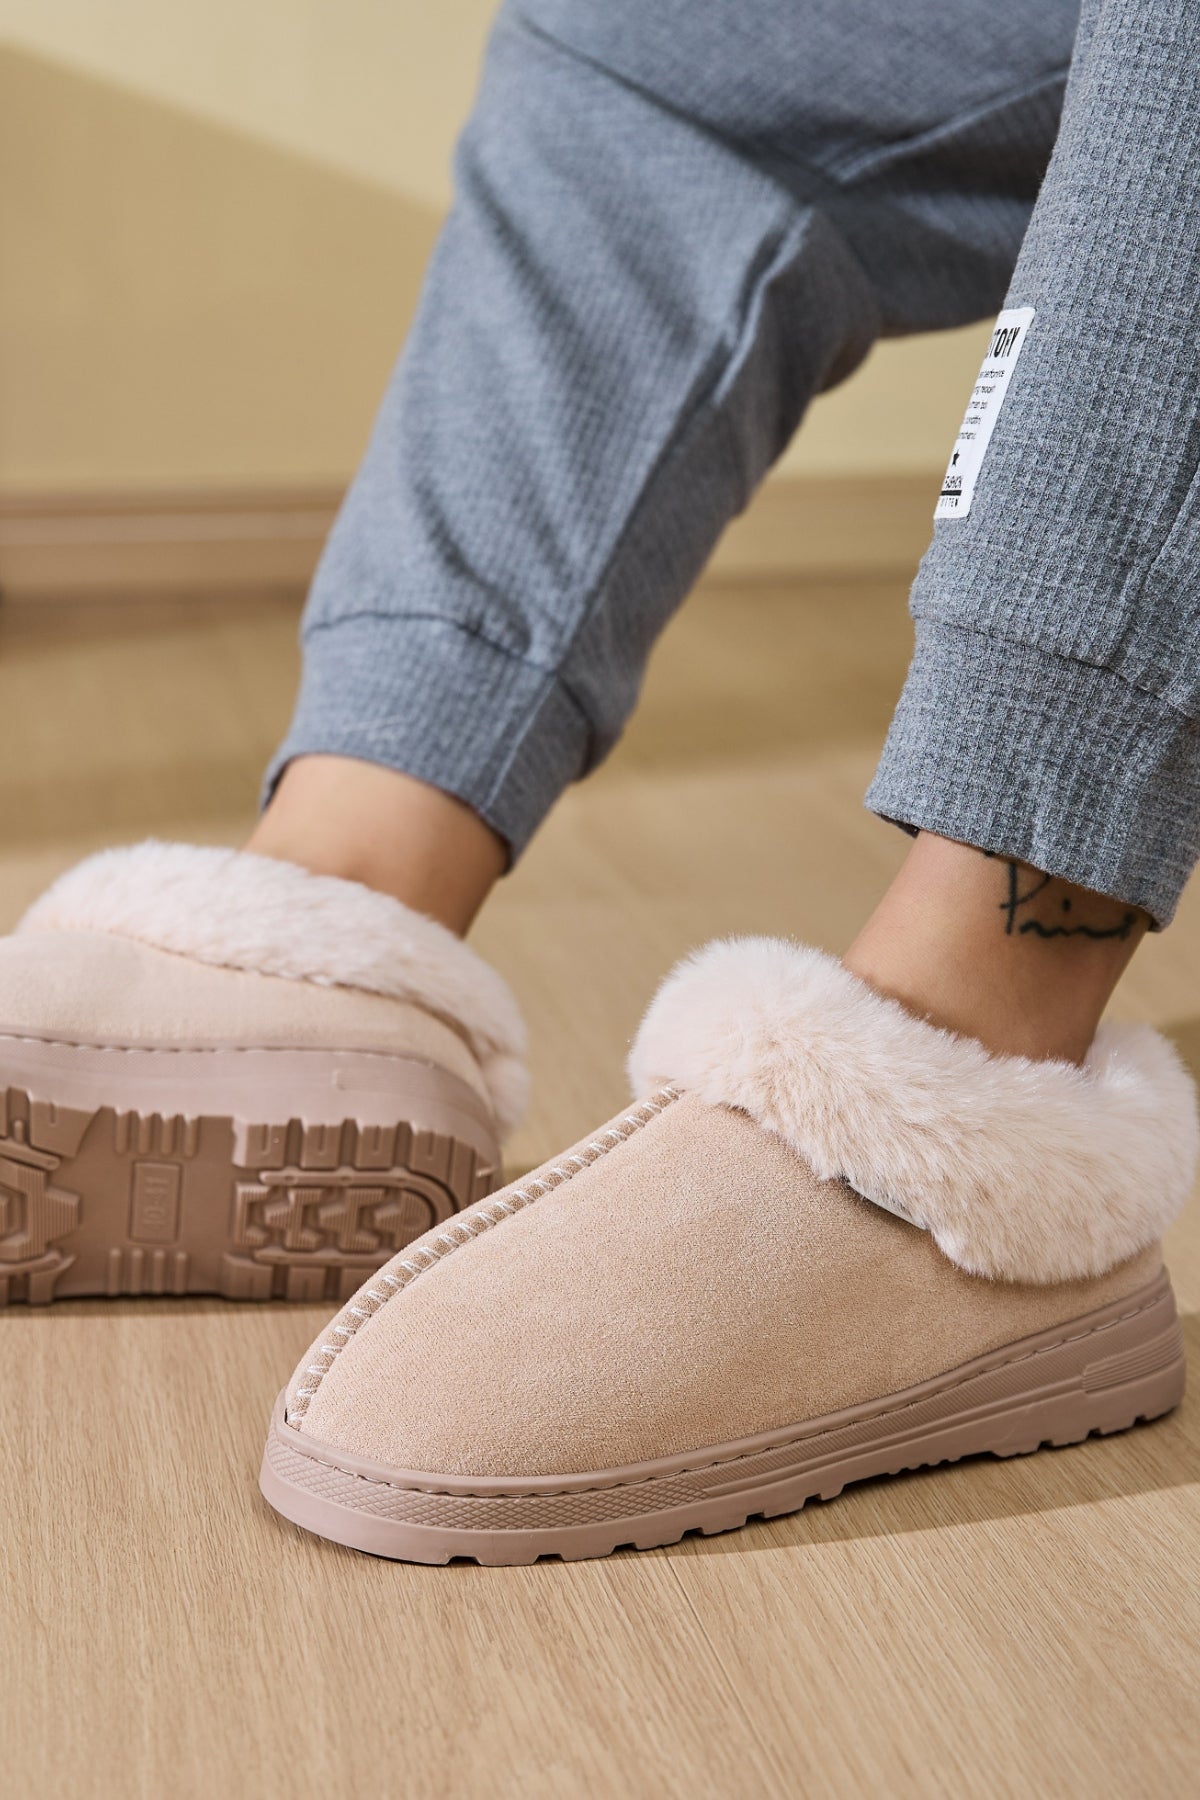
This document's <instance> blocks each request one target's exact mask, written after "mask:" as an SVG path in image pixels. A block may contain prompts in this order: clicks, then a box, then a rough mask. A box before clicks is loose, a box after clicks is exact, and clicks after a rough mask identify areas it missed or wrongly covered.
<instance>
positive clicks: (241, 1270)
mask: <svg viewBox="0 0 1200 1800" xmlns="http://www.w3.org/2000/svg"><path fill="white" fill-rule="evenodd" d="M525 1086H526V1076H525V1065H524V1030H523V1027H522V1024H521V1019H520V1015H519V1013H518V1011H517V1008H516V1005H515V1002H514V1001H513V999H512V996H511V995H510V993H509V991H508V989H507V987H506V986H505V984H504V982H503V981H502V980H501V979H500V977H499V976H498V975H497V974H496V972H495V971H494V970H493V969H491V968H489V967H488V965H487V964H486V963H484V962H483V961H481V959H480V958H479V957H478V956H476V955H475V954H474V952H473V951H471V950H468V949H467V947H466V946H465V945H464V944H462V943H460V942H459V940H458V939H457V938H456V937H454V936H453V935H452V934H451V933H450V932H448V931H446V930H444V929H443V928H442V927H441V926H440V925H437V924H435V923H434V922H433V920H431V919H427V918H423V917H422V916H420V915H419V914H417V913H415V912H412V911H411V910H410V909H409V908H408V907H406V906H402V905H401V904H400V902H399V901H398V900H393V899H390V898H389V897H388V896H386V895H384V894H379V893H375V892H374V891H373V890H371V889H369V888H365V887H361V886H360V885H359V884H358V883H357V882H349V881H340V880H337V879H335V878H333V877H329V876H317V875H312V874H309V873H308V872H307V871H306V870H304V869H300V868H296V867H294V866H293V865H292V864H290V863H282V862H275V861H272V860H269V859H267V858H265V857H260V856H249V855H246V854H243V853H239V852H237V851H233V850H220V849H207V848H197V847H194V846H191V845H187V844H158V843H146V844H140V845H137V846H135V847H133V848H131V849H125V850H109V851H105V852H103V853H102V854H101V855H99V856H93V857H91V858H89V859H88V861H86V862H84V863H81V864H80V865H79V866H78V867H77V868H75V869H72V870H71V871H69V873H67V874H66V875H64V876H63V877H62V878H61V879H60V880H59V881H57V882H56V883H55V884H54V886H53V887H52V888H50V890H49V891H48V892H47V893H46V894H45V895H43V897H42V898H41V899H40V900H39V901H37V902H36V904H35V905H34V906H33V907H32V908H31V910H30V911H29V912H28V913H27V914H26V916H25V917H24V919H23V920H22V921H21V923H20V925H19V926H18V928H17V931H16V933H15V934H14V935H13V936H12V937H9V938H5V939H2V940H0V1303H3V1302H5V1301H10V1300H30V1301H46V1300H50V1299H53V1298H62V1297H64V1296H67V1295H78V1294H110V1295H116V1294H200V1293H217V1294H224V1295H225V1296H227V1297H228V1298H229V1299H254V1300H267V1299H273V1298H279V1299H288V1300H310V1301H311V1300H329V1301H338V1300H344V1299H346V1297H347V1296H348V1295H350V1294H351V1293H352V1292H353V1291H354V1289H355V1288H357V1287H358V1285H359V1284H360V1282H362V1281H363V1280H364V1279H365V1278H366V1277H367V1276H369V1275H370V1274H371V1272H372V1270H374V1269H376V1268H377V1267H378V1266H379V1264H380V1263H382V1262H383V1261H385V1260H386V1259H387V1258H388V1257H390V1256H391V1255H393V1253H394V1252H395V1251H397V1250H399V1249H401V1248H403V1246H404V1245H405V1244H407V1243H408V1242H409V1241H410V1240H411V1239H412V1238H414V1237H416V1236H417V1235H418V1234H420V1233H421V1232H423V1231H425V1230H427V1229H428V1227H429V1226H431V1225H435V1224H438V1223H441V1222H443V1221H445V1220H446V1219H448V1218H449V1217H450V1216H451V1215H452V1214H453V1213H455V1212H456V1211H457V1210H458V1208H460V1207H462V1206H467V1205H469V1204H471V1203H472V1202H474V1201H476V1200H479V1199H481V1198H482V1197H483V1196H484V1195H486V1194H488V1193H490V1192H491V1190H492V1189H493V1187H494V1186H495V1185H496V1182H497V1180H498V1170H499V1140H500V1138H501V1136H502V1135H503V1133H504V1132H505V1131H506V1130H508V1129H509V1127H511V1125H512V1124H513V1123H514V1121H515V1119H516V1118H517V1116H518V1115H519V1113H520V1111H521V1108H522V1106H523V1104H524V1097H525Z"/></svg>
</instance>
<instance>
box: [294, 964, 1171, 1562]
mask: <svg viewBox="0 0 1200 1800" xmlns="http://www.w3.org/2000/svg"><path fill="white" fill-rule="evenodd" d="M631 1068H632V1074H633V1078H634V1084H635V1088H636V1089H637V1090H638V1091H639V1092H640V1093H642V1094H644V1095H648V1096H649V1097H648V1098H646V1099H644V1100H642V1101H641V1102H640V1103H638V1104H636V1105H634V1106H632V1107H631V1108H630V1110H629V1111H628V1112H627V1113H625V1114H624V1115H622V1116H621V1117H619V1118H617V1119H615V1120H613V1121H612V1123H611V1124H609V1125H608V1126H606V1127H604V1128H603V1129H601V1130H600V1131H598V1132H597V1133H596V1135H595V1136H594V1137H593V1138H590V1139H587V1140H585V1141H584V1142H583V1143H581V1144H578V1145H576V1146H575V1147H574V1149H572V1150H570V1151H569V1152H567V1153H565V1154H564V1155H563V1156H561V1157H559V1158H558V1159H557V1160H556V1161H555V1162H553V1163H550V1164H547V1165H546V1166H545V1167H544V1168H542V1169H541V1170H539V1171H537V1172H536V1173H535V1174H534V1175H533V1176H531V1177H529V1178H528V1179H526V1180H524V1181H521V1182H519V1183H516V1184H514V1185H513V1186H511V1187H509V1188H506V1189H505V1190H503V1191H502V1192H501V1193H499V1194H497V1195H495V1196H493V1197H492V1198H491V1199H490V1200H487V1201H484V1202H482V1203H481V1204H480V1205H478V1206H475V1207H472V1208H471V1209H469V1210H468V1211H467V1212H466V1213H464V1214H463V1215H462V1216H461V1217H460V1218H458V1219H455V1220H452V1221H451V1222H450V1223H449V1224H448V1225H447V1226H445V1227H444V1228H442V1229H440V1230H437V1231H434V1232H431V1233H429V1234H428V1235H427V1236H426V1237H424V1238H423V1239H422V1240H421V1241H420V1242H419V1243H417V1244H415V1245H413V1246H411V1247H410V1248H409V1250H407V1251H406V1252H404V1253H402V1254H401V1255H400V1256H398V1257H396V1258H394V1259H393V1260H392V1261H391V1262H390V1263H389V1264H387V1265H386V1267H385V1268H383V1269H382V1270H380V1272H379V1274H378V1275H377V1276H376V1277H375V1278H374V1279H373V1280H372V1281H370V1282H369V1283H368V1284H367V1285H366V1286H365V1287H364V1288H363V1289H362V1290H361V1291H360V1292H359V1293H358V1294H357V1295H356V1296H355V1298H354V1300H353V1302H352V1303H351V1304H350V1305H349V1306H348V1307H347V1308H346V1309H345V1310H344V1311H343V1312H342V1313H341V1314H340V1315H339V1316H338V1317H337V1318H336V1319H334V1320H333V1322H332V1323H331V1325H330V1326H329V1328H327V1330H326V1331H324V1332H322V1334H321V1336H320V1337H319V1338H318V1339H317V1340H316V1342H315V1344H314V1345H313V1347H312V1349H311V1350H310V1351H309V1353H308V1354H307V1355H306V1356H305V1358H304V1360H303V1362H302V1363H301V1365H300V1367H299V1368H298V1369H297V1371H296V1373H295V1375H294V1376H293V1378H292V1380H291V1382H290V1384H289V1386H288V1389H287V1391H286V1394H285V1396H283V1397H281V1402H280V1405H279V1408H278V1409H277V1412H276V1416H275V1419H274V1422H273V1424H272V1427H271V1432H270V1436H269V1439H268V1443H267V1449H266V1454H265V1458H264V1463H263V1471H262V1487H263V1492H264V1493H265V1494H266V1497H267V1498H268V1500H269V1501H270V1502H271V1504H272V1505H273V1506H274V1507H276V1509H277V1510H278V1511H280V1512H281V1513H282V1514H283V1515H284V1516H285V1517H287V1518H289V1519H291V1520H293V1521H295V1522H296V1523H297V1524H300V1525H303V1526H305V1527H306V1528H307V1529H309V1530H311V1531H314V1532H316V1533H318V1534H320V1535H323V1536H325V1537H329V1538H333V1539H334V1540H336V1541H337V1542H339V1543H344V1544H349V1545H352V1546H354V1547H356V1548H359V1549H364V1550H369V1551H373V1552H375V1553H377V1554H380V1555H385V1556H394V1557H401V1558H406V1559H410V1560H414V1561H420V1562H445V1561H447V1560H448V1559H449V1558H450V1557H454V1556H467V1557H474V1558H476V1559H477V1560H479V1561H481V1562H487V1563H520V1562H531V1561H533V1560H534V1559H536V1558H537V1557H539V1556H544V1555H559V1556H564V1557H577V1556H598V1555H604V1554H606V1553H607V1552H609V1551H611V1550H613V1549H615V1548H617V1547H619V1546H622V1545H638V1546H648V1545H653V1544H667V1543H673V1542H674V1541H675V1540H676V1539H678V1538H679V1537H681V1536H682V1535H683V1534H684V1533H685V1532H689V1531H703V1532H712V1531H720V1530H725V1529H728V1528H729V1527H731V1526H735V1525H738V1524H741V1523H742V1522H744V1521H745V1520H746V1519H747V1518H748V1517H752V1516H757V1515H763V1514H765V1515H772V1514H777V1513H783V1512H788V1511H791V1510H793V1509H795V1508H796V1507H798V1506H801V1505H803V1504H804V1502H805V1500H806V1499H808V1498H811V1497H813V1496H815V1495H821V1496H823V1497H826V1498H827V1497H829V1496H831V1495H833V1494H836V1493H837V1492H838V1491H839V1490H840V1489H841V1488H842V1486H843V1485H844V1484H845V1483H846V1482H849V1481H855V1480H859V1479H862V1478H863V1477H866V1476H871V1475H879V1474H881V1473H888V1472H896V1471H898V1470H901V1469H906V1468H912V1467H915V1466H919V1465H922V1464H926V1463H939V1462H943V1461H953V1460H956V1459H957V1458H959V1457H961V1456H964V1455H967V1454H971V1453H975V1452H980V1451H991V1452H994V1453H995V1454H997V1455H1002V1456H1006V1455H1012V1454H1014V1453H1016V1452H1020V1451H1028V1450H1034V1449H1036V1448H1037V1447H1038V1446H1039V1445H1040V1444H1042V1443H1044V1442H1051V1443H1067V1442H1075V1441H1077V1440H1078V1439H1081V1438H1083V1437H1086V1436H1087V1435H1088V1434H1089V1433H1091V1432H1108V1431H1114V1430H1119V1429H1121V1428H1123V1427H1125V1426H1128V1425H1132V1424H1133V1423H1135V1422H1136V1421H1137V1420H1138V1419H1140V1418H1151V1417H1154V1416H1155V1415H1157V1414H1159V1413H1161V1412H1164V1411H1166V1410H1167V1409H1169V1408H1170V1407H1171V1406H1173V1405H1174V1404H1175V1403H1176V1401H1177V1400H1178V1398H1179V1396H1180V1393H1181V1392H1182V1387H1183V1379H1184V1363H1183V1353H1182V1345H1181V1340H1180V1334H1179V1327H1178V1324H1177V1322H1176V1319H1175V1313H1174V1304H1173V1301H1172V1298H1171V1291H1170V1285H1169V1282H1168V1281H1167V1277H1166V1275H1165V1273H1164V1271H1163V1268H1162V1262H1161V1252H1160V1248H1159V1242H1158V1240H1159V1238H1160V1236H1161V1233H1162V1231H1163V1230H1164V1228H1165V1227H1166V1225H1167V1224H1168V1223H1169V1221H1170V1220H1171V1218H1172V1217H1173V1216H1174V1214H1175V1212H1176V1211H1177V1210H1178V1208H1179V1207H1180V1205H1181V1204H1182V1202H1183V1200H1184V1199H1185V1197H1186V1195H1187V1193H1188V1191H1189V1189H1190V1186H1191V1182H1192V1178H1193V1174H1194V1169H1195V1163H1196V1152H1197V1123H1196V1113H1195V1097H1194V1093H1193V1089H1192V1084H1191V1081H1190V1079H1189V1078H1188V1076H1187V1074H1186V1073H1185V1072H1184V1070H1183V1068H1182V1067H1181V1065H1180V1063H1179V1061H1178V1058H1177V1057H1176V1055H1175V1053H1174V1051H1173V1050H1172V1049H1171V1047H1170V1046H1169V1045H1168V1044H1167V1043H1166V1041H1165V1040H1164V1039H1162V1038H1161V1037H1159V1036H1158V1035H1157V1034H1156V1033H1155V1032H1153V1031H1151V1030H1149V1029H1148V1028H1146V1027H1141V1026H1114V1025H1108V1026H1105V1027H1103V1028H1102V1029H1101V1031H1100V1033H1099V1034H1098V1037H1097V1040H1096V1043H1095V1045H1094V1047H1093V1050H1092V1052H1091V1053H1090V1055H1089V1056H1088V1058H1087V1060H1086V1061H1085V1063H1084V1065H1083V1066H1082V1067H1081V1068H1075V1067H1072V1066H1070V1064H1069V1063H1067V1062H1065V1061H1062V1060H1051V1061H1042V1062H1031V1061H1029V1060H1027V1059H1026V1058H1025V1057H1024V1056H998V1055H991V1054H989V1053H988V1052H987V1051H986V1050H985V1049H984V1047H983V1045H982V1044H981V1043H979V1042H978V1041H975V1040H973V1039H971V1038H967V1037H961V1036H956V1035H953V1034H952V1033H951V1032H949V1031H945V1030H941V1029H938V1028H937V1027H936V1026H933V1025H930V1024H928V1023H926V1022H925V1021H924V1020H922V1019H920V1018H918V1017H913V1016H912V1014H911V1013H910V1012H909V1011H906V1010H905V1008H904V1007H902V1006H900V1005H898V1004H896V1002H894V1001H892V1000H890V999H886V998H883V997H881V996H880V995H879V994H878V993H875V992H873V991H872V990H871V989H870V988H869V987H867V986H866V985H865V984H864V983H863V982H862V981H860V980H859V979H858V978H857V977H856V976H854V975H852V974H850V973H849V972H848V971H847V970H846V969H845V968H843V967H841V966H840V965H838V964H837V963H836V962H834V961H832V959H830V958H827V957H824V956H821V955H820V954H819V953H818V952H816V951H811V950H804V949H801V948H799V947H797V946H794V945H789V944H784V943H776V942H771V941H769V940H745V941H741V942H733V943H729V944H717V945H713V946H711V947H710V948H709V949H708V950H707V951H705V952H703V953H701V954H700V955H699V956H697V957H694V958H692V959H690V960H689V961H688V962H687V963H685V964H683V965H682V966H681V968H680V969H679V970H678V971H677V972H676V973H675V974H674V975H673V976H672V977H671V979H670V980H669V981H668V982H667V983H666V984H665V986H664V988H663V989H662V991H661V992H660V994H659V996H658V998H657V999H656V1000H655V1002H654V1004H653V1006H652V1007H651V1009H650V1012H649V1014H648V1015H647V1018H646V1021H645V1023H644V1024H643V1027H642V1030H641V1033H640V1035H639V1038H638V1041H637V1043H636V1044H635V1047H634V1052H633V1057H632V1059H631Z"/></svg>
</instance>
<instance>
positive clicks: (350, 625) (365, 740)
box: [263, 613, 591, 858]
mask: <svg viewBox="0 0 1200 1800" xmlns="http://www.w3.org/2000/svg"><path fill="white" fill-rule="evenodd" d="M304 648H305V655H304V674H303V678H302V680H301V684H300V694H299V698H298V700H297V702H296V710H295V713H294V715H293V718H292V724H291V728H290V729H289V731H288V735H287V737H286V738H285V740H284V742H283V743H282V744H281V745H280V747H279V749H278V751H277V752H276V753H275V756H274V757H273V758H272V761H271V764H270V766H269V768H268V770H267V773H266V776H265V778H264V784H263V802H264V804H265V802H266V800H268V799H269V798H270V795H271V793H272V791H273V789H274V786H275V783H276V782H277V781H278V779H279V777H280V775H281V774H282V773H283V771H284V769H285V767H286V766H287V764H288V763H289V762H291V761H293V760H294V759H295V758H296V757H298V756H312V755H318V754H323V755H332V756H352V757H357V758H359V759H360V760H361V761H363V762H372V763H379V764H381V765H383V766H384V767H385V768H389V769H397V770H399V771H401V772H402V773H404V774H406V775H413V776H416V777H417V778H418V779H419V780H421V781H426V782H429V783H430V785H431V786H433V787H437V788H441V789H442V790H443V791H444V792H446V793H448V794H453V795H455V796H456V797H457V798H458V799H460V800H464V801H465V802H466V803H467V805H468V806H470V807H472V808H474V810H475V811H476V812H477V813H478V814H479V815H480V817H481V818H482V819H484V820H485V821H486V823H487V824H488V825H490V826H491V827H492V829H493V830H494V831H497V832H499V834H500V836H501V837H503V838H504V839H505V840H506V841H507V843H508V845H509V847H510V850H511V852H512V855H513V857H514V858H515V857H517V856H518V855H519V854H520V853H521V851H522V850H523V849H524V848H525V845H526V844H527V843H528V841H529V839H530V837H531V836H532V835H533V833H534V832H535V831H536V829H537V827H538V826H539V825H540V824H541V822H542V819H543V818H544V817H545V815H546V814H547V813H548V812H549V810H550V808H551V806H552V805H553V804H554V802H555V800H557V798H558V796H559V794H560V793H561V792H562V790H563V789H564V788H565V787H567V786H568V785H569V783H571V782H572V781H575V780H577V779H578V777H579V776H580V775H581V774H582V773H583V772H584V770H585V768H586V767H587V763H588V757H589V745H590V739H591V731H590V728H589V725H588V722H587V720H586V719H585V717H584V715H583V713H582V712H581V711H580V709H579V707H578V706H577V705H576V703H575V701H574V700H573V699H572V698H571V696H570V694H569V693H568V692H567V690H566V688H565V687H564V685H563V683H562V681H561V680H560V678H559V676H558V675H557V673H556V672H555V671H553V670H546V669H542V668H538V667H536V666H534V665H533V664H531V663H528V662H525V661H523V660H522V659H521V658H520V657H519V656H516V655H514V654H513V653H512V652H511V651H509V650H506V649H502V648H500V647H498V646H497V645H495V644H493V643H491V642H489V641H488V640H487V639H486V638H482V637H479V636H478V635H476V634H475V633H474V632H472V631H470V630H468V629H466V628H464V627H462V626H459V625H456V624H453V623H451V622H448V621H446V620H444V619H428V618H414V617H411V616H408V617H405V616H401V615H395V614H388V615H386V616H384V615H377V614H373V613H372V614H358V615H355V616H353V617H349V618H343V619H339V620H337V621H335V622H333V623H331V624H328V625H316V626H312V627H310V628H309V629H308V631H307V632H306V634H305V646H304Z"/></svg>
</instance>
